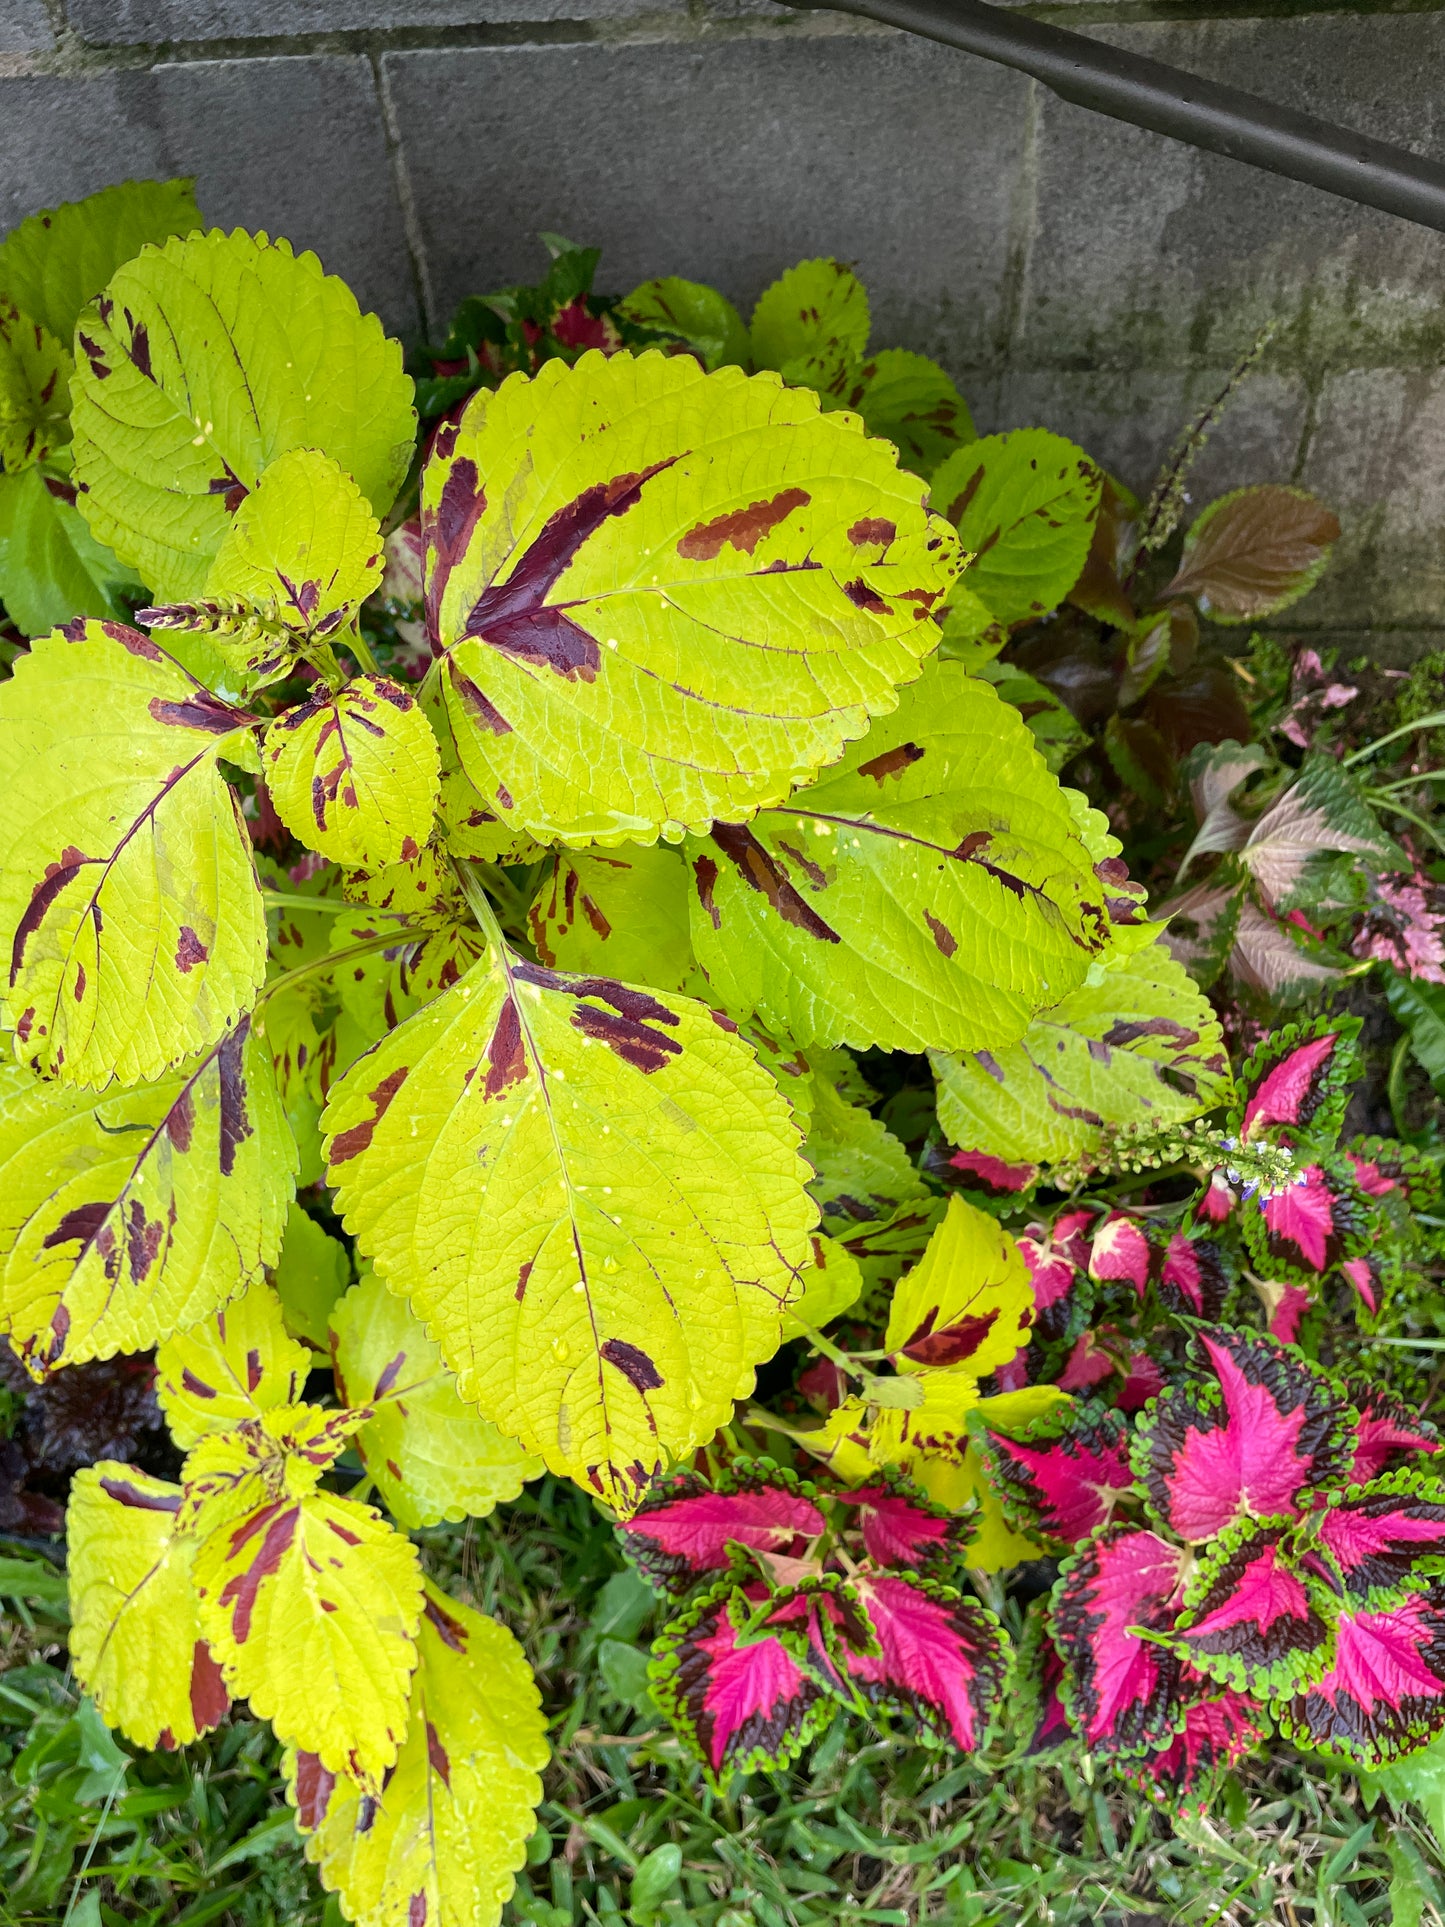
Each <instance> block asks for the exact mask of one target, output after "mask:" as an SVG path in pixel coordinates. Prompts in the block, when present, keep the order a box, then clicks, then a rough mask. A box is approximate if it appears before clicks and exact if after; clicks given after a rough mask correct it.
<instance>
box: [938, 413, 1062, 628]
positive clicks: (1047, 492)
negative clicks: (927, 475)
mask: <svg viewBox="0 0 1445 1927" xmlns="http://www.w3.org/2000/svg"><path fill="white" fill-rule="evenodd" d="M1099 489H1100V478H1099V471H1098V469H1096V468H1095V467H1094V464H1093V463H1092V462H1091V461H1090V460H1089V458H1088V456H1087V455H1085V454H1084V452H1083V450H1082V449H1079V448H1075V446H1074V444H1073V443H1072V442H1066V441H1065V440H1064V439H1063V437H1062V436H1060V435H1051V434H1050V433H1049V432H1048V430H1047V429H1043V428H1020V429H1017V430H1016V431H1015V432H1014V433H1013V434H1012V435H986V436H984V438H983V440H982V441H977V442H973V443H971V444H970V445H969V446H968V447H967V448H961V449H960V450H959V451H958V453H957V454H956V455H952V456H950V457H949V459H948V460H947V461H946V462H945V463H944V465H943V467H942V468H940V469H939V471H938V473H937V474H936V475H935V476H934V478H933V484H932V488H931V490H930V499H931V501H932V503H933V506H934V507H935V508H936V509H937V510H938V512H939V513H940V514H941V515H946V516H947V517H948V519H949V521H950V522H952V523H953V525H954V527H955V528H956V529H957V530H958V536H959V541H960V542H961V544H962V545H963V548H964V549H965V550H966V551H969V552H971V553H972V555H973V558H974V559H973V561H972V563H971V564H970V565H969V567H968V572H967V575H966V577H965V580H966V582H967V585H968V587H969V588H970V589H971V590H972V591H973V592H974V594H975V595H977V596H978V597H979V598H980V599H981V600H982V601H983V602H984V603H985V604H986V605H987V606H988V607H989V608H990V609H991V610H992V611H993V613H994V615H995V617H996V618H997V619H998V621H1000V622H1003V623H1010V624H1011V623H1015V622H1024V621H1026V620H1027V619H1028V618H1029V617H1031V616H1041V615H1047V614H1048V612H1049V611H1050V610H1051V609H1056V608H1057V607H1058V606H1059V604H1060V603H1061V602H1062V601H1063V599H1064V597H1065V596H1066V595H1067V594H1068V593H1069V591H1070V589H1072V588H1073V586H1074V584H1075V583H1076V582H1077V581H1078V579H1079V572H1080V570H1081V569H1082V568H1083V566H1084V563H1085V561H1086V559H1087V557H1088V553H1089V544H1090V542H1091V541H1092V540H1093V534H1094V518H1095V516H1096V515H1097V514H1098V510H1099Z"/></svg>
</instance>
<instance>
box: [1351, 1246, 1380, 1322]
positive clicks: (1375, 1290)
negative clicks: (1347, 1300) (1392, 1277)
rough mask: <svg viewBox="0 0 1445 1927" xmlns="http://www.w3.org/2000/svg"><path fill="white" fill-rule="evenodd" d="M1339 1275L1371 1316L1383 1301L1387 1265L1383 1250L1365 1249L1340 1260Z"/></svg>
mask: <svg viewBox="0 0 1445 1927" xmlns="http://www.w3.org/2000/svg"><path fill="white" fill-rule="evenodd" d="M1340 1276H1341V1277H1342V1278H1343V1279H1344V1281H1345V1283H1346V1284H1347V1285H1348V1286H1349V1287H1350V1290H1351V1291H1353V1292H1354V1294H1355V1296H1356V1297H1357V1298H1358V1299H1359V1301H1360V1303H1361V1304H1362V1305H1363V1306H1364V1308H1365V1310H1366V1311H1367V1312H1369V1314H1370V1316H1371V1317H1372V1318H1373V1317H1374V1316H1375V1315H1376V1313H1377V1312H1378V1311H1379V1309H1380V1307H1381V1305H1382V1304H1384V1302H1385V1286H1386V1283H1387V1282H1388V1276H1389V1267H1388V1264H1387V1262H1386V1258H1385V1255H1384V1253H1383V1252H1380V1251H1367V1252H1365V1253H1364V1254H1363V1255H1362V1256H1361V1257H1358V1258H1343V1259H1341V1261H1340Z"/></svg>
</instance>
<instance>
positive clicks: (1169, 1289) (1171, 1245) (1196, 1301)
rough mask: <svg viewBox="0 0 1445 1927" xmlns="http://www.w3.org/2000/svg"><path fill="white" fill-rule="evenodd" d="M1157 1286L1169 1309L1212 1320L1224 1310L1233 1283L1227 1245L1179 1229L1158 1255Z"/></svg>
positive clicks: (1162, 1299) (1189, 1316)
mask: <svg viewBox="0 0 1445 1927" xmlns="http://www.w3.org/2000/svg"><path fill="white" fill-rule="evenodd" d="M1156 1265H1157V1269H1156V1271H1155V1273H1154V1289H1155V1290H1156V1291H1157V1292H1158V1294H1159V1302H1160V1304H1161V1305H1163V1306H1164V1308H1165V1310H1166V1311H1174V1312H1182V1313H1183V1314H1184V1316H1185V1317H1188V1318H1202V1319H1204V1320H1205V1321H1206V1323H1209V1324H1212V1323H1213V1322H1214V1320H1215V1319H1216V1318H1218V1317H1219V1315H1220V1313H1221V1312H1222V1311H1223V1310H1224V1300H1225V1298H1226V1296H1227V1295H1228V1292H1229V1287H1230V1283H1231V1276H1230V1265H1229V1259H1228V1254H1227V1252H1226V1250H1225V1247H1224V1246H1223V1245H1222V1244H1221V1243H1220V1242H1219V1240H1218V1239H1217V1238H1199V1237H1195V1238H1190V1237H1188V1236H1186V1235H1185V1233H1184V1232H1182V1231H1176V1232H1175V1233H1174V1235H1173V1237H1172V1238H1170V1240H1169V1242H1168V1244H1167V1245H1165V1246H1164V1248H1163V1250H1162V1251H1161V1252H1159V1253H1158V1254H1157V1257H1156Z"/></svg>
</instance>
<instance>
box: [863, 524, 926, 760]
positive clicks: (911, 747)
mask: <svg viewBox="0 0 1445 1927" xmlns="http://www.w3.org/2000/svg"><path fill="white" fill-rule="evenodd" d="M890 526H891V524H890ZM927 754H928V751H927V750H926V749H922V748H920V747H919V745H918V744H917V743H899V745H898V746H897V748H896V749H885V750H884V751H883V752H882V754H881V755H878V756H873V757H870V758H869V760H868V761H867V762H866V763H860V764H859V765H858V774H859V775H860V776H871V777H872V778H873V780H874V782H875V783H877V784H878V785H879V787H880V788H881V787H882V784H883V781H884V778H885V777H889V776H901V775H902V774H903V772H904V770H906V769H907V768H908V767H909V765H910V764H911V763H917V762H919V761H920V760H921V759H922V758H923V757H924V756H926V755H927Z"/></svg>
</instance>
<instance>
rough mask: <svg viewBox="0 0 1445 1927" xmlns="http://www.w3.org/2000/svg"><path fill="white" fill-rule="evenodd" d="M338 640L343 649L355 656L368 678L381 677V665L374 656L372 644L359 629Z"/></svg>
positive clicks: (339, 637)
mask: <svg viewBox="0 0 1445 1927" xmlns="http://www.w3.org/2000/svg"><path fill="white" fill-rule="evenodd" d="M337 640H338V642H340V644H341V646H342V648H343V649H346V650H349V651H350V652H351V654H352V655H353V656H355V658H356V660H357V661H358V662H359V663H360V665H361V667H362V669H363V671H364V672H365V673H366V674H367V675H368V676H379V675H380V674H381V665H380V664H379V663H378V662H377V660H376V657H375V656H374V655H373V654H372V650H371V644H370V643H369V642H368V641H367V640H366V637H365V636H364V635H362V633H361V631H360V630H359V629H353V630H352V631H351V633H350V634H349V635H345V636H338V638H337Z"/></svg>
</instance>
